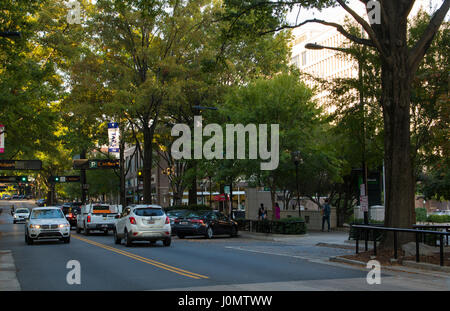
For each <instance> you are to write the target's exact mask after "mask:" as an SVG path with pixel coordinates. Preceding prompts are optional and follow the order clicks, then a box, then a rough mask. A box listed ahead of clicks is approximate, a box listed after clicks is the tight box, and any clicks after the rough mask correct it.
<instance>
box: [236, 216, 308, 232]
mask: <svg viewBox="0 0 450 311" xmlns="http://www.w3.org/2000/svg"><path fill="white" fill-rule="evenodd" d="M236 221H237V222H238V225H239V227H238V229H239V230H240V231H248V232H258V233H275V234H305V233H306V224H305V221H303V220H274V221H272V220H250V219H237V220H236Z"/></svg>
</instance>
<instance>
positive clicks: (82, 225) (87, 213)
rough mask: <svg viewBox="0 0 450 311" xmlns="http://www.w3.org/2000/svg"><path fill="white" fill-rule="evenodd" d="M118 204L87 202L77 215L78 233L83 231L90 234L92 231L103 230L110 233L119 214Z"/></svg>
mask: <svg viewBox="0 0 450 311" xmlns="http://www.w3.org/2000/svg"><path fill="white" fill-rule="evenodd" d="M119 212H120V211H119V207H118V206H117V205H109V204H103V203H93V204H86V205H83V206H82V207H81V211H80V214H78V215H77V233H80V232H81V231H83V233H84V234H85V235H89V233H90V232H91V231H103V232H104V233H105V234H108V231H109V230H113V229H114V225H115V223H116V219H115V217H116V215H118V214H119Z"/></svg>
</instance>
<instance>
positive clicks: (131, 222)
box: [130, 217, 136, 225]
mask: <svg viewBox="0 0 450 311" xmlns="http://www.w3.org/2000/svg"><path fill="white" fill-rule="evenodd" d="M130 224H132V225H135V224H136V219H134V217H130Z"/></svg>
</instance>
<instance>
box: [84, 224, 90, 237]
mask: <svg viewBox="0 0 450 311" xmlns="http://www.w3.org/2000/svg"><path fill="white" fill-rule="evenodd" d="M89 233H90V231H89V229H88V228H86V225H85V226H84V235H89Z"/></svg>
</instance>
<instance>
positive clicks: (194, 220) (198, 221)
mask: <svg viewBox="0 0 450 311" xmlns="http://www.w3.org/2000/svg"><path fill="white" fill-rule="evenodd" d="M191 222H195V223H200V224H202V225H203V219H191Z"/></svg>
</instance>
